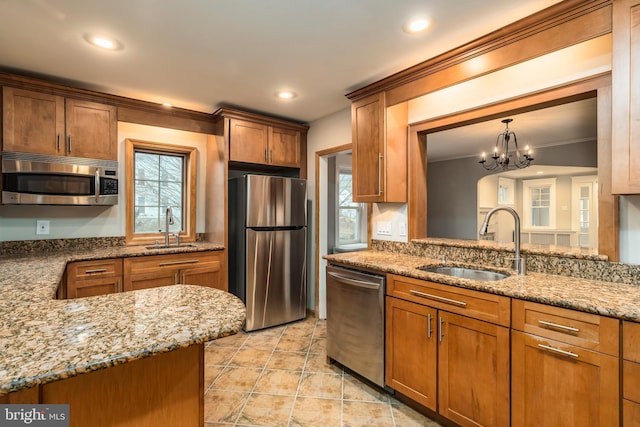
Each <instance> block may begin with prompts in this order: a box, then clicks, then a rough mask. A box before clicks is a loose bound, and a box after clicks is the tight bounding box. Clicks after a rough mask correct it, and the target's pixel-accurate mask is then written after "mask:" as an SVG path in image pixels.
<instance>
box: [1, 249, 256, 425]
mask: <svg viewBox="0 0 640 427" xmlns="http://www.w3.org/2000/svg"><path fill="white" fill-rule="evenodd" d="M111 252H112V251H110V254H111ZM99 256H104V254H102V255H100V254H98V255H96V253H94V252H87V253H85V254H82V253H74V254H58V255H53V256H47V255H32V256H26V255H25V256H17V257H7V258H6V259H2V260H0V271H2V279H0V287H1V289H2V297H1V298H0V402H3V403H39V402H40V403H69V404H70V417H71V425H72V426H74V425H78V426H81V425H94V426H97V425H105V426H107V425H116V424H117V425H121V426H125V425H131V426H133V425H157V426H162V425H166V426H169V425H194V426H195V425H203V419H204V402H203V393H204V389H203V381H204V379H203V370H204V343H205V342H206V341H209V340H212V339H216V338H220V337H224V336H227V335H231V334H235V333H237V332H238V331H239V330H240V328H241V327H242V324H243V322H244V319H245V308H244V305H243V304H242V302H241V301H240V300H238V299H237V298H236V297H234V296H233V295H231V294H229V293H227V292H224V291H220V290H218V289H213V288H208V287H201V286H191V285H175V286H167V287H161V288H152V289H145V290H139V291H132V292H124V293H118V294H110V295H103V296H97V297H90V298H79V299H73V300H55V299H53V298H54V296H55V294H56V290H57V287H58V284H59V283H60V280H61V278H62V276H63V273H64V269H65V266H66V263H67V261H71V260H74V261H75V260H83V259H95V257H99ZM125 256H126V255H125ZM132 256H135V255H132Z"/></svg>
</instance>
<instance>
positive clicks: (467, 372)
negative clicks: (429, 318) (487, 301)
mask: <svg viewBox="0 0 640 427" xmlns="http://www.w3.org/2000/svg"><path fill="white" fill-rule="evenodd" d="M438 329H439V331H438V334H439V337H438V340H439V343H440V344H439V348H438V412H439V413H440V414H441V415H443V416H444V417H446V418H448V419H450V420H452V421H454V422H456V423H457V424H460V425H461V426H496V427H497V426H507V425H509V405H510V404H509V380H510V377H509V375H510V372H509V359H510V357H509V328H506V327H503V326H498V325H494V324H492V323H488V322H483V321H480V320H476V319H472V318H469V317H465V316H460V315H457V314H452V313H448V312H446V311H442V310H440V311H439V312H438Z"/></svg>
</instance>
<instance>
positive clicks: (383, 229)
mask: <svg viewBox="0 0 640 427" xmlns="http://www.w3.org/2000/svg"><path fill="white" fill-rule="evenodd" d="M376 234H378V235H380V236H391V222H390V221H378V222H377V223H376Z"/></svg>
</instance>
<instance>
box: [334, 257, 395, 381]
mask: <svg viewBox="0 0 640 427" xmlns="http://www.w3.org/2000/svg"><path fill="white" fill-rule="evenodd" d="M384 285H385V278H384V276H382V275H376V274H373V273H367V272H363V271H354V270H349V269H346V268H342V267H337V266H335V265H329V266H327V356H329V358H330V359H333V360H335V361H336V362H338V363H340V364H341V365H343V366H345V367H346V368H349V369H351V370H352V371H353V372H356V373H358V374H360V375H361V376H363V377H364V378H366V379H368V380H369V381H371V382H373V383H374V384H377V385H379V386H380V387H384V292H385V289H384Z"/></svg>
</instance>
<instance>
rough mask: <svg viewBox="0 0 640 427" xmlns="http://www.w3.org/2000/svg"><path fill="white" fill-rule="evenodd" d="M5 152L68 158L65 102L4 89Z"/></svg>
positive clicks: (26, 92)
mask: <svg viewBox="0 0 640 427" xmlns="http://www.w3.org/2000/svg"><path fill="white" fill-rule="evenodd" d="M2 107H3V113H2V124H3V133H2V134H3V146H2V149H3V150H4V151H18V152H23V153H34V154H48V155H64V141H63V140H64V98H62V97H60V96H55V95H49V94H46V93H39V92H32V91H28V90H22V89H14V88H11V87H5V88H3V96H2Z"/></svg>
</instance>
